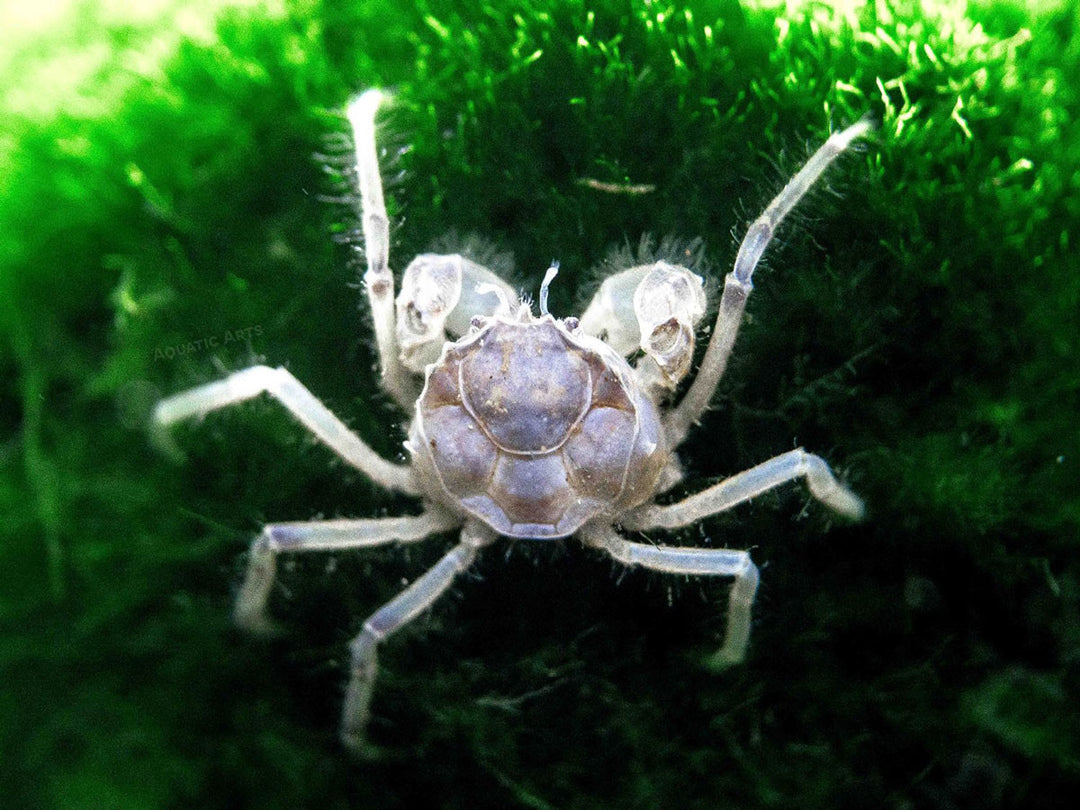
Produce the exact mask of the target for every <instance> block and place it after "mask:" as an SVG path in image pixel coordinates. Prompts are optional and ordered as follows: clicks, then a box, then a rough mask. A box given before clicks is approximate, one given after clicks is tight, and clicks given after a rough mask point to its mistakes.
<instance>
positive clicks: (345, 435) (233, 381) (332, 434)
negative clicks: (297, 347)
mask: <svg viewBox="0 0 1080 810" xmlns="http://www.w3.org/2000/svg"><path fill="white" fill-rule="evenodd" d="M260 394H269V395H270V396H272V397H274V398H275V399H276V400H277V401H278V402H280V403H281V404H282V405H284V406H285V407H286V408H288V409H289V411H290V412H291V413H292V415H293V416H295V417H296V418H297V419H298V420H299V421H300V422H301V423H302V424H303V425H304V427H306V428H307V429H308V430H310V431H311V432H312V433H314V434H315V435H316V436H317V437H318V438H319V440H320V441H322V443H323V444H325V445H326V446H327V447H329V448H330V449H331V450H333V451H334V452H335V453H337V454H338V455H339V456H341V458H343V459H344V460H345V461H347V462H348V463H349V464H351V465H352V466H353V467H356V469H358V470H360V472H362V473H364V474H365V475H366V476H367V477H368V478H370V479H371V480H372V481H374V482H375V483H376V484H379V485H381V486H384V487H386V488H387V489H394V490H397V491H398V492H405V493H407V494H409V495H417V494H419V492H420V490H419V488H418V487H417V485H416V481H415V480H414V479H413V474H412V471H411V470H410V469H409V468H408V467H404V466H401V465H398V464H394V463H392V462H389V461H387V460H386V459H384V458H383V457H382V456H380V455H379V454H378V453H376V452H375V451H374V450H372V449H371V448H370V447H369V446H368V445H367V444H366V443H365V442H364V441H363V440H361V439H360V437H359V436H357V435H356V434H355V433H353V432H352V431H351V430H349V429H348V428H347V427H345V425H344V423H342V421H341V420H340V419H338V418H337V417H336V416H334V414H333V413H332V412H331V411H330V409H329V408H327V407H326V406H325V405H323V404H322V403H321V402H319V400H318V399H317V398H316V397H315V395H314V394H312V393H311V392H310V391H308V390H307V388H305V387H304V384H303V383H301V382H300V381H299V380H298V379H296V377H294V376H293V375H292V374H291V373H289V371H288V370H287V369H284V368H270V367H269V366H252V367H251V368H246V369H244V370H243V371H237V372H236V373H235V374H230V375H229V376H228V377H226V378H225V379H224V380H218V381H217V382H212V383H207V384H206V385H200V386H199V387H198V388H192V389H191V390H190V391H184V392H183V393H180V394H176V395H174V396H171V397H167V398H166V399H163V400H161V401H160V402H159V403H158V404H157V407H155V408H154V416H153V424H154V426H155V427H156V428H157V429H159V430H160V429H162V428H165V427H168V426H169V425H171V424H173V423H174V422H179V421H181V420H182V419H187V418H189V417H192V416H203V415H205V414H207V413H209V412H210V411H216V410H217V409H219V408H224V407H226V406H227V405H235V404H236V403H238V402H243V401H244V400H247V399H254V398H255V397H257V396H259V395H260ZM158 439H159V440H161V441H162V442H164V441H165V436H164V435H163V434H160V433H159V435H158Z"/></svg>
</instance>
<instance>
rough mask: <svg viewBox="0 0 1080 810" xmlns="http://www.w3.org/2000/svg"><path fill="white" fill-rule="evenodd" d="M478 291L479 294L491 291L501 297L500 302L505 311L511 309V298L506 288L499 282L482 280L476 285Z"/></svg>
mask: <svg viewBox="0 0 1080 810" xmlns="http://www.w3.org/2000/svg"><path fill="white" fill-rule="evenodd" d="M476 292H477V293H478V294H479V295H487V294H488V293H491V294H492V295H494V296H495V297H496V298H498V299H499V304H500V306H501V307H502V309H503V311H504V312H509V311H510V310H511V306H510V299H509V298H507V297H506V290H504V289H503V288H502V287H500V286H499V285H498V284H492V283H491V282H489V281H482V282H480V283H479V284H477V285H476Z"/></svg>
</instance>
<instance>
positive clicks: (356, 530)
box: [233, 510, 461, 633]
mask: <svg viewBox="0 0 1080 810" xmlns="http://www.w3.org/2000/svg"><path fill="white" fill-rule="evenodd" d="M460 524H461V520H460V518H456V517H454V516H453V515H450V514H448V513H446V512H442V511H439V510H433V511H429V512H424V513H423V514H421V515H415V516H407V517H395V518H372V519H361V520H320V521H311V522H296V523H270V524H267V525H266V526H264V527H263V530H262V533H261V534H260V535H259V536H258V537H256V538H255V540H254V541H253V542H252V544H251V554H250V556H249V557H248V567H247V574H246V575H245V577H244V584H243V585H242V586H241V587H240V593H239V595H238V596H237V597H236V607H235V608H234V610H233V619H234V620H235V621H236V623H237V624H238V625H240V626H241V627H243V628H244V629H246V630H250V631H252V632H256V633H265V632H270V631H272V630H273V625H272V623H271V622H270V620H269V619H268V618H267V616H266V602H267V599H268V598H269V597H270V589H271V587H273V584H274V574H275V572H276V570H277V555H278V554H279V553H281V552H283V551H288V552H293V551H346V550H350V549H357V548H367V547H370V546H377V545H382V544H384V543H394V542H399V543H412V542H415V541H417V540H423V539H424V538H425V537H430V536H431V535H433V534H437V533H439V532H443V531H449V530H450V529H453V528H455V527H457V526H459V525H460Z"/></svg>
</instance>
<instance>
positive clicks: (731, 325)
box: [664, 121, 871, 447]
mask: <svg viewBox="0 0 1080 810" xmlns="http://www.w3.org/2000/svg"><path fill="white" fill-rule="evenodd" d="M870 129H871V125H870V123H869V122H867V121H860V122H859V123H857V124H853V125H852V126H850V127H848V128H847V129H845V130H843V131H841V132H837V133H834V134H833V135H832V136H830V137H829V139H828V140H827V141H825V143H824V144H822V146H821V148H819V149H818V150H817V151H816V152H815V153H814V154H813V155H812V156H811V157H810V159H809V160H808V161H807V162H806V164H805V165H804V166H803V167H802V168H801V169H799V171H798V173H797V174H796V175H795V176H794V177H792V178H791V180H789V181H788V184H787V185H786V186H784V188H783V190H782V191H781V192H780V193H779V194H777V195H776V198H775V199H773V201H772V202H771V203H769V205H768V207H767V208H766V209H765V211H764V212H763V213H762V215H761V216H760V217H758V218H757V219H756V220H754V222H753V224H752V225H751V226H750V228H749V230H747V232H746V236H745V237H743V240H742V244H740V245H739V252H738V254H737V255H736V257H735V266H734V268H733V269H732V271H731V272H730V273H728V275H727V278H725V279H724V292H723V295H722V296H721V298H720V309H719V311H718V312H717V313H716V324H715V325H714V327H713V334H712V338H711V339H710V340H709V346H708V348H707V349H706V350H705V356H704V358H702V361H701V367H700V368H699V369H698V373H697V377H695V378H694V382H693V383H692V384H691V385H690V387H689V388H688V389H687V391H686V394H685V396H683V398H682V400H681V401H680V402H679V404H678V405H677V406H676V407H675V408H674V410H672V411H671V412H670V413H669V414H668V415H667V417H666V418H665V420H664V427H665V429H666V431H667V436H668V442H669V446H671V447H677V446H678V445H680V444H681V443H682V441H683V439H685V438H686V434H687V432H688V431H689V430H690V427H691V426H692V425H693V424H694V423H695V422H697V420H698V419H700V418H701V415H702V414H703V413H704V412H705V409H706V408H707V407H708V406H709V400H710V399H712V395H713V392H714V391H715V390H716V384H717V383H718V382H719V381H720V378H721V377H722V376H723V374H724V369H726V368H727V362H728V358H729V357H730V356H731V348H732V346H734V345H735V337H736V335H737V334H738V332H739V324H740V323H741V322H742V316H743V310H744V309H746V299H747V297H748V296H749V295H750V291H751V290H752V289H753V287H754V285H753V283H752V282H751V278H752V277H753V275H754V269H755V268H756V267H757V265H758V262H759V261H760V260H761V256H762V254H764V253H765V248H766V247H768V245H769V242H770V241H771V240H772V238H773V235H774V234H775V233H776V229H777V228H778V227H779V225H780V222H781V221H782V220H783V218H784V217H785V216H787V214H788V213H789V212H790V211H791V209H792V208H794V207H795V205H796V204H797V203H798V202H799V200H800V199H802V197H803V195H805V194H806V192H807V191H809V190H810V187H811V186H813V185H814V183H815V182H817V179H818V178H819V177H820V176H821V173H822V172H823V171H825V169H826V168H827V167H828V165H829V164H830V163H832V162H833V161H834V160H835V159H836V158H837V157H839V156H840V155H841V154H843V153H844V151H845V150H847V148H848V147H849V146H851V143H852V141H854V140H855V139H856V138H861V137H863V136H865V135H866V133H867V132H869V131H870Z"/></svg>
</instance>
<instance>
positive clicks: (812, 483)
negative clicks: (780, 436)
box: [621, 448, 864, 531]
mask: <svg viewBox="0 0 1080 810" xmlns="http://www.w3.org/2000/svg"><path fill="white" fill-rule="evenodd" d="M796 478H805V479H806V484H807V486H808V487H809V488H810V494H811V495H813V496H814V497H815V498H817V499H818V500H819V501H821V502H822V503H823V504H825V505H826V506H828V507H829V508H830V509H832V510H834V511H836V512H839V513H840V514H842V515H845V516H847V517H849V518H851V519H853V520H858V519H859V518H861V517H862V515H863V510H864V507H863V502H862V499H861V498H859V496H858V495H856V494H855V493H854V492H852V491H851V490H850V489H848V488H847V487H845V486H844V485H843V484H841V483H840V482H839V481H837V480H836V478H835V477H834V476H833V474H832V470H830V469H829V465H828V464H827V463H826V462H825V461H824V459H822V458H821V457H820V456H815V455H814V454H813V453H807V452H806V451H805V450H803V449H802V448H799V449H797V450H791V451H789V452H787V453H783V454H781V455H779V456H776V457H775V458H771V459H769V460H768V461H765V462H762V463H761V464H758V465H757V466H756V467H751V468H750V469H749V470H746V471H744V472H741V473H739V474H738V475H733V476H731V478H726V479H724V480H723V481H721V482H720V483H718V484H714V485H713V486H711V487H709V488H708V489H706V490H702V491H701V492H698V493H695V494H693V495H691V496H689V497H688V498H685V499H683V500H681V501H678V502H676V503H672V504H667V505H664V506H660V505H658V504H649V505H647V506H643V507H640V508H638V509H636V510H634V511H633V512H631V513H630V514H629V515H628V516H627V517H625V518H624V519H623V520H622V521H621V523H622V525H623V526H624V527H625V528H627V529H633V530H635V531H646V530H648V529H678V528H680V527H682V526H689V525H690V524H691V523H695V522H697V521H699V520H701V519H702V518H706V517H709V516H710V515H715V514H717V513H718V512H724V511H726V510H728V509H731V508H732V507H733V506H737V505H738V504H740V503H743V502H744V501H748V500H750V499H751V498H753V497H755V496H757V495H760V494H761V493H763V492H767V491H768V490H770V489H773V488H774V487H778V486H780V485H781V484H785V483H787V482H788V481H794V480H795V479H796Z"/></svg>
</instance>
